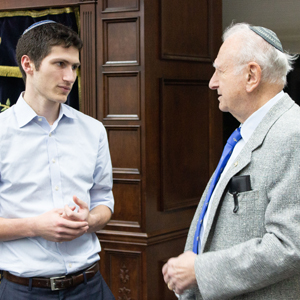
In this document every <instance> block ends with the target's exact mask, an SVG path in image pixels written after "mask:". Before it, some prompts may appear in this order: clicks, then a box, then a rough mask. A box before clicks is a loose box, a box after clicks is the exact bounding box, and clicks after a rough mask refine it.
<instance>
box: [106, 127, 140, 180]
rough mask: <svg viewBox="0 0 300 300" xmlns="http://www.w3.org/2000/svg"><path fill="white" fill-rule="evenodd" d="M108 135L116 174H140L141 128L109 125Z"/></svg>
mask: <svg viewBox="0 0 300 300" xmlns="http://www.w3.org/2000/svg"><path fill="white" fill-rule="evenodd" d="M106 129H107V134H108V140H109V146H110V154H111V160H112V165H113V172H114V173H121V174H122V173H123V174H140V169H141V154H140V151H141V137H140V126H139V125H130V126H126V125H124V126H122V125H120V126H113V125H107V126H106Z"/></svg>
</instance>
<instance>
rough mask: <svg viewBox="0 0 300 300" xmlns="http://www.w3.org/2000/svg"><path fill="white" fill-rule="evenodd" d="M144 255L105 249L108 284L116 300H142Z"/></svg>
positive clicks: (136, 252) (137, 252)
mask: <svg viewBox="0 0 300 300" xmlns="http://www.w3.org/2000/svg"><path fill="white" fill-rule="evenodd" d="M141 256H142V253H141V252H139V251H126V250H119V251H118V250H113V249H105V265H106V273H109V274H106V276H107V277H108V279H107V283H108V284H109V286H110V289H111V291H112V293H113V294H114V296H115V298H116V299H124V300H129V299H142V298H143V296H142V258H141Z"/></svg>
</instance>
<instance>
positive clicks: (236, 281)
mask: <svg viewBox="0 0 300 300" xmlns="http://www.w3.org/2000/svg"><path fill="white" fill-rule="evenodd" d="M223 40H224V43H223V45H222V46H221V48H220V51H219V53H218V56H217V58H216V60H215V62H214V67H215V73H214V75H213V77H212V78H211V80H210V83H209V87H210V88H211V89H213V90H216V91H217V92H218V95H219V98H218V99H219V108H220V110H221V111H223V112H230V113H231V114H232V115H233V116H234V117H235V118H236V119H237V120H238V121H239V122H240V123H241V126H240V128H239V129H238V130H236V132H235V133H234V138H229V139H228V144H227V145H226V149H227V148H229V149H230V151H232V148H233V147H234V146H235V145H236V146H235V147H234V148H233V151H232V154H231V156H230V158H229V160H228V161H227V164H226V159H225V157H226V156H227V150H226V149H225V150H224V152H223V153H224V155H222V159H221V161H220V166H221V168H219V166H218V167H217V169H216V171H215V174H214V175H213V179H212V180H210V182H209V183H208V185H207V188H206V189H205V191H204V194H203V196H202V198H201V200H200V203H199V206H198V209H197V211H196V213H195V216H194V219H193V221H192V224H191V227H190V231H189V235H188V238H187V242H186V247H185V252H184V253H183V254H182V255H180V256H179V257H176V258H171V259H170V260H169V261H168V262H167V264H165V266H164V267H163V275H164V280H165V282H166V283H167V285H168V287H169V289H171V290H174V291H175V292H176V293H177V294H180V299H185V300H187V299H194V300H195V299H197V300H200V299H205V300H225V299H235V300H242V299H247V300H275V299H276V300H277V299H285V300H287V299H289V300H297V299H299V294H300V271H299V270H300V239H299V236H300V108H299V106H298V105H297V104H295V102H294V101H293V100H292V99H291V98H290V97H289V96H288V95H287V94H285V93H284V92H283V91H282V89H283V87H284V85H285V83H286V75H287V73H288V72H289V71H290V70H291V69H292V67H291V63H292V61H293V59H294V58H293V57H291V56H290V55H288V54H286V53H285V52H284V51H283V49H282V45H281V43H280V41H279V39H278V37H277V36H276V34H275V33H274V32H272V31H271V30H269V29H266V28H263V27H257V26H250V25H249V24H235V25H233V26H232V27H230V28H228V29H227V30H226V31H225V33H224V35H223ZM229 145H230V147H229ZM229 153H230V152H229ZM224 164H225V167H224ZM222 170H223V171H222ZM215 182H216V183H215Z"/></svg>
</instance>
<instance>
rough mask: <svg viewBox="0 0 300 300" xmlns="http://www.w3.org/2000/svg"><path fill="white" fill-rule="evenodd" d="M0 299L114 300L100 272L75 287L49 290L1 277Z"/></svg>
mask: <svg viewBox="0 0 300 300" xmlns="http://www.w3.org/2000/svg"><path fill="white" fill-rule="evenodd" d="M0 300H115V297H114V296H113V294H112V292H111V291H110V289H109V287H108V286H107V284H106V282H105V281H104V279H103V278H102V276H101V274H100V272H97V273H96V275H95V276H94V277H93V278H91V279H90V280H88V281H86V282H84V283H81V284H79V285H78V286H76V287H73V288H69V289H65V290H60V291H51V290H50V289H47V288H34V287H32V288H31V287H30V286H24V285H20V284H16V283H13V282H10V281H8V280H6V279H5V278H3V279H2V280H1V284H0Z"/></svg>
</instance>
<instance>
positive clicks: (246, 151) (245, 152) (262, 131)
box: [201, 94, 295, 252]
mask: <svg viewBox="0 0 300 300" xmlns="http://www.w3.org/2000/svg"><path fill="white" fill-rule="evenodd" d="M294 103H295V102H294V101H293V100H291V98H290V97H289V96H288V95H287V94H285V95H284V96H283V97H282V98H281V99H279V100H278V102H277V103H276V104H275V105H274V106H273V107H272V108H271V109H270V111H269V112H268V113H267V114H266V116H265V117H264V118H263V120H262V121H261V122H260V124H259V125H258V126H257V128H256V129H255V131H254V132H253V134H252V136H251V138H250V139H249V141H248V142H247V143H246V145H245V146H244V148H243V149H242V151H241V152H240V154H239V155H238V157H237V158H236V160H235V163H234V164H233V165H232V166H231V167H230V168H229V169H228V171H227V173H226V174H225V176H224V177H223V178H222V181H221V182H220V183H219V186H218V188H217V190H216V191H215V194H214V198H213V199H211V200H210V201H211V203H210V205H211V208H210V212H209V216H208V220H207V224H206V229H205V232H204V237H203V242H202V247H201V252H203V250H204V248H205V244H206V241H207V238H208V235H209V232H210V230H211V227H212V224H213V221H214V217H215V214H216V211H217V209H218V206H219V204H220V201H221V199H222V196H223V193H224V191H225V190H226V186H227V185H228V183H229V181H230V179H231V178H232V177H233V176H235V175H236V174H238V173H239V172H240V171H241V170H243V169H244V168H245V167H246V166H247V165H248V164H249V163H250V162H251V156H252V152H253V151H255V149H257V148H258V147H259V146H260V145H261V144H262V143H263V141H264V139H265V137H266V135H267V133H268V131H269V130H270V128H271V127H272V125H273V124H274V123H275V122H276V121H277V119H278V118H280V116H282V115H283V114H284V113H285V112H286V111H287V110H288V109H290V107H291V106H292V105H294ZM202 198H203V197H202Z"/></svg>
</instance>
